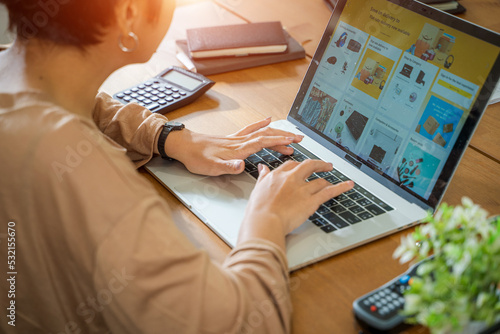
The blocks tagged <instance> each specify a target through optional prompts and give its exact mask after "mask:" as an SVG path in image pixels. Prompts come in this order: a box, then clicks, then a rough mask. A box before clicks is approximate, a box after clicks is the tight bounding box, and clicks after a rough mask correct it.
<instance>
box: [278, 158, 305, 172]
mask: <svg viewBox="0 0 500 334" xmlns="http://www.w3.org/2000/svg"><path fill="white" fill-rule="evenodd" d="M299 164H300V162H297V161H293V160H288V161H285V163H284V164H282V165H281V166H279V167H278V168H276V169H275V170H279V171H282V172H286V171H290V170H293V169H295V168H296V167H297V166H298V165H299Z"/></svg>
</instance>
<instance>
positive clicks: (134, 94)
mask: <svg viewBox="0 0 500 334" xmlns="http://www.w3.org/2000/svg"><path fill="white" fill-rule="evenodd" d="M130 97H131V98H134V99H136V98H138V97H139V94H137V93H132V94H130Z"/></svg>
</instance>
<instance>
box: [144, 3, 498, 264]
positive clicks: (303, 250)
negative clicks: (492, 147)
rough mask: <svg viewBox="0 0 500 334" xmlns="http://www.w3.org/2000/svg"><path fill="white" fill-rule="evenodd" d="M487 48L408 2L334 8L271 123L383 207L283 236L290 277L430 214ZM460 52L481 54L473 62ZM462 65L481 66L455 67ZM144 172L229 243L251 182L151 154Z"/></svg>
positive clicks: (478, 33)
mask: <svg viewBox="0 0 500 334" xmlns="http://www.w3.org/2000/svg"><path fill="white" fill-rule="evenodd" d="M499 45H500V38H499V35H498V34H496V33H494V32H491V31H488V30H486V29H483V28H480V27H478V26H475V25H473V24H470V23H467V22H465V21H462V20H460V19H458V18H456V17H452V16H450V15H448V14H445V13H443V12H439V11H437V10H434V9H432V8H431V7H428V6H426V5H423V4H421V3H418V2H415V1H405V0H375V1H369V2H368V1H364V0H340V1H339V3H338V5H337V7H336V8H335V10H334V12H333V14H332V17H331V19H330V22H329V24H328V26H327V28H326V30H325V33H324V35H323V38H322V40H321V42H320V44H319V46H318V50H317V52H316V54H315V56H314V58H313V60H312V62H311V65H310V67H309V69H308V71H307V73H306V75H305V78H304V81H303V83H302V86H301V87H300V89H299V92H298V93H297V97H296V99H295V101H294V103H293V105H292V108H291V111H290V113H289V115H288V117H287V120H281V121H276V122H273V123H271V126H272V127H274V128H278V129H283V130H287V131H290V132H294V133H297V134H302V135H304V136H305V138H304V140H303V141H302V142H301V143H300V145H301V146H302V147H303V148H305V150H307V151H309V152H310V153H312V154H314V155H315V156H317V157H318V158H320V159H322V160H324V161H328V162H331V163H333V165H334V167H335V168H336V169H337V170H338V171H340V172H341V173H343V174H345V175H346V176H347V177H348V178H350V179H352V180H354V181H355V182H356V184H358V185H360V186H361V187H363V188H364V189H366V190H368V191H369V192H371V193H372V194H374V195H375V196H376V197H377V198H379V199H380V200H382V201H384V202H385V203H387V204H388V205H389V206H390V207H391V208H393V210H390V211H388V212H386V213H383V214H379V215H377V216H374V217H372V218H369V219H367V220H363V221H361V222H359V223H355V224H347V226H346V227H344V228H339V229H335V230H334V231H332V232H329V233H326V232H325V231H324V230H323V229H321V228H319V227H318V226H316V225H315V224H313V223H312V222H311V221H306V222H304V224H303V225H302V226H300V227H299V228H298V229H296V230H295V231H293V232H292V233H291V234H290V235H288V236H287V257H288V261H289V268H290V270H295V269H298V268H301V267H303V266H306V265H308V264H311V263H314V262H317V261H319V260H321V259H324V258H327V257H329V256H332V255H335V254H338V253H340V252H344V251H346V250H349V249H351V248H354V247H357V246H359V245H362V244H365V243H367V242H370V241H372V240H375V239H378V238H381V237H384V236H386V235H389V234H392V233H394V232H396V231H399V230H401V229H404V228H408V227H410V226H412V225H414V224H416V223H418V222H419V220H421V219H423V218H424V217H426V215H427V212H429V211H433V210H434V209H435V208H436V206H437V205H438V204H439V202H440V200H441V198H442V196H443V194H444V192H445V190H446V187H447V185H448V183H449V181H450V179H451V177H452V176H453V173H454V171H455V169H456V167H457V166H458V163H459V161H460V159H461V157H462V155H463V153H464V151H465V149H466V147H467V144H468V142H469V140H470V137H471V136H472V134H473V132H474V129H475V128H476V126H477V124H478V122H479V120H480V118H481V115H482V112H483V111H484V109H485V107H486V105H487V102H488V99H489V97H490V95H491V93H492V91H493V89H494V85H495V83H496V82H497V81H498V76H499V68H500V66H499V60H498V55H499V50H500V48H499ZM465 46H467V47H472V48H475V49H476V50H477V49H481V50H483V52H482V55H481V56H480V58H481V59H479V60H478V59H476V58H470V57H472V54H470V53H468V52H466V51H464V50H465V49H464V48H465ZM468 57H469V58H470V59H469V58H468ZM474 57H477V55H474ZM471 61H481V62H483V63H488V65H487V66H486V67H483V68H482V69H481V70H478V69H476V67H474V68H473V69H469V70H464V69H462V67H465V66H466V64H470V62H471ZM469 72H470V73H469ZM146 169H147V170H148V171H149V172H150V173H151V174H152V175H153V176H154V177H155V178H156V179H157V180H158V181H159V182H161V183H162V184H163V185H164V186H165V187H167V188H168V189H169V190H170V191H171V192H172V193H173V194H174V195H175V196H176V197H177V198H178V199H179V200H180V201H181V202H182V203H184V204H185V205H186V206H187V207H188V208H189V209H190V210H191V211H192V212H193V213H194V214H195V215H196V216H197V217H198V218H199V219H200V220H202V221H203V222H204V223H205V224H206V225H207V226H209V227H210V228H211V229H212V230H213V231H214V233H216V234H217V235H218V236H219V237H220V238H221V239H223V240H224V241H225V242H226V243H227V244H228V245H229V246H231V247H234V246H235V245H236V243H237V238H238V231H239V228H240V223H241V221H242V218H243V214H244V211H245V207H246V204H247V201H248V198H249V196H250V193H251V191H252V189H253V187H254V186H255V178H254V177H252V176H251V175H250V174H248V173H244V174H241V175H236V176H220V177H204V176H199V175H193V174H191V173H189V172H188V171H187V170H186V169H185V168H184V166H183V165H182V164H181V163H179V162H169V161H165V160H162V159H161V158H159V157H158V158H155V159H153V160H152V161H151V162H150V163H148V164H147V165H146ZM464 195H465V194H464Z"/></svg>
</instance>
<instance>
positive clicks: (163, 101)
mask: <svg viewBox="0 0 500 334" xmlns="http://www.w3.org/2000/svg"><path fill="white" fill-rule="evenodd" d="M158 104H160V105H162V106H164V105H165V104H167V101H165V100H160V101H158Z"/></svg>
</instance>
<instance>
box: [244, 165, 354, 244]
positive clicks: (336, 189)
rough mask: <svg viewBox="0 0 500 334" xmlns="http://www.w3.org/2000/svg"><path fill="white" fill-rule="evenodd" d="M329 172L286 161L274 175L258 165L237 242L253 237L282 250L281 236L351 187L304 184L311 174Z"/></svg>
mask: <svg viewBox="0 0 500 334" xmlns="http://www.w3.org/2000/svg"><path fill="white" fill-rule="evenodd" d="M331 170H332V164H330V163H326V162H323V161H320V160H305V161H304V162H301V163H298V162H295V161H287V162H286V163H284V164H283V165H282V166H280V167H279V168H277V169H276V170H274V171H272V172H271V171H270V170H269V168H268V167H267V166H264V165H259V179H258V180H257V184H256V186H255V189H254V190H253V192H252V194H251V196H250V200H249V203H248V206H247V209H246V212H245V218H244V220H243V224H242V228H241V230H240V236H239V242H242V241H244V240H247V239H250V238H252V237H255V238H261V239H268V240H270V241H273V242H275V243H277V244H278V245H279V246H282V247H283V248H284V243H285V242H284V239H285V238H284V236H285V235H286V234H288V233H290V232H291V231H293V230H294V229H296V228H297V227H299V226H300V225H301V224H302V223H303V222H305V221H306V220H307V219H308V218H309V217H310V216H311V215H312V214H313V213H314V212H315V211H316V210H317V209H318V208H319V206H320V205H321V204H322V203H324V202H326V201H328V200H329V199H331V198H333V197H336V196H338V195H340V194H341V193H343V192H346V191H348V190H350V189H352V187H353V186H354V183H353V182H352V181H347V182H342V183H338V184H335V185H333V184H331V183H329V182H328V181H326V180H324V179H315V180H313V181H310V182H307V181H306V179H307V178H308V177H309V176H311V174H312V173H314V172H327V171H331Z"/></svg>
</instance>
